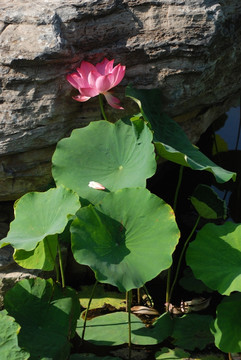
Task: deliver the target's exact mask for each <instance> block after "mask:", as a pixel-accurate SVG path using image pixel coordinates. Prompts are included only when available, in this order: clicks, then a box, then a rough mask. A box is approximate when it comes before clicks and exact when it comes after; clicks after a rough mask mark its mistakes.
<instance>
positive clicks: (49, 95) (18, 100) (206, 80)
mask: <svg viewBox="0 0 241 360" xmlns="http://www.w3.org/2000/svg"><path fill="white" fill-rule="evenodd" d="M0 7H1V12H0V32H1V35H0V36H1V40H0V51H1V57H0V81H1V84H2V86H1V87H2V91H1V95H0V96H1V97H0V188H1V192H0V200H12V199H16V198H17V197H19V196H21V195H22V194H24V193H25V192H27V191H30V190H39V189H40V190H41V189H43V188H44V187H45V186H47V184H48V183H49V182H50V181H51V171H50V160H51V156H52V153H53V151H54V147H55V144H56V142H57V141H58V140H59V139H61V138H63V137H65V136H68V135H69V134H70V132H71V130H72V129H73V128H75V127H80V126H84V125H86V124H87V123H88V122H89V121H92V120H98V119H99V118H100V112H99V107H98V100H97V99H96V98H94V99H91V100H89V101H88V102H86V103H78V102H76V101H74V100H73V99H72V97H71V96H72V95H74V94H76V91H75V90H73V89H72V88H71V86H70V85H69V83H68V82H67V81H66V80H65V75H66V74H67V73H68V72H69V71H71V70H73V69H74V68H75V67H76V66H78V65H79V63H80V61H81V60H83V59H85V60H88V61H90V62H93V63H95V62H98V61H100V60H102V59H103V57H104V56H106V57H107V58H109V59H112V58H114V59H115V60H116V63H119V62H120V63H121V64H123V65H126V66H127V72H126V76H125V78H124V80H123V81H122V83H121V86H118V88H117V89H116V91H117V92H119V94H118V95H120V96H122V94H123V91H124V86H125V85H127V84H128V83H129V82H132V83H133V85H134V86H137V87H145V88H154V87H159V88H160V89H162V90H163V94H164V95H165V97H166V100H167V101H166V105H165V110H166V111H167V112H168V114H170V115H171V116H173V117H178V116H179V117H178V118H177V120H180V121H182V125H183V127H184V129H185V130H187V134H188V135H189V137H190V139H191V140H192V141H193V142H195V141H196V140H197V139H198V138H199V136H200V134H201V133H202V132H203V131H204V130H205V129H206V128H207V126H208V125H209V124H210V123H211V122H212V121H213V120H214V119H216V118H217V117H218V116H219V115H220V114H222V113H223V112H225V111H226V110H227V109H228V108H229V107H230V106H231V105H232V103H233V101H235V99H236V98H237V93H238V92H239V90H240V78H241V62H240V56H241V46H240V44H241V27H240V19H241V2H240V0H71V1H70V0H36V1H34V2H33V1H32V0H12V1H7V0H0ZM122 99H123V102H124V106H125V107H126V108H127V109H130V107H131V106H132V105H128V102H126V100H124V96H122ZM127 111H128V110H127ZM116 114H117V115H116V116H119V114H120V111H118V112H116ZM122 115H123V113H122V112H121V116H122Z"/></svg>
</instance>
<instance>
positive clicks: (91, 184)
mask: <svg viewBox="0 0 241 360" xmlns="http://www.w3.org/2000/svg"><path fill="white" fill-rule="evenodd" d="M88 186H89V187H91V188H92V189H95V190H105V187H104V186H103V185H102V184H100V183H98V182H96V181H90V182H89V184H88Z"/></svg>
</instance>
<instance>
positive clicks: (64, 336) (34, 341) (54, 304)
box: [4, 278, 80, 360]
mask: <svg viewBox="0 0 241 360" xmlns="http://www.w3.org/2000/svg"><path fill="white" fill-rule="evenodd" d="M4 304H5V308H6V310H7V311H8V313H9V314H10V315H11V316H13V317H14V318H15V319H16V321H17V322H18V323H19V324H20V326H21V331H20V333H19V346H21V347H22V348H24V349H26V350H27V351H28V352H29V353H30V354H31V359H32V360H37V359H43V358H47V359H50V358H51V359H54V360H66V359H67V357H68V354H69V351H70V346H71V345H70V342H69V340H70V338H72V337H73V336H74V333H75V328H76V322H77V319H78V317H79V314H80V306H79V301H78V297H77V296H76V293H75V291H73V290H72V289H70V288H65V289H61V288H60V287H58V286H57V285H53V281H52V280H44V279H40V278H36V279H24V280H22V281H20V282H18V283H17V284H16V285H15V286H14V287H13V288H12V289H10V290H9V291H8V292H7V293H6V295H5V298H4Z"/></svg>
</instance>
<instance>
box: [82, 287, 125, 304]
mask: <svg viewBox="0 0 241 360" xmlns="http://www.w3.org/2000/svg"><path fill="white" fill-rule="evenodd" d="M92 289H93V285H87V286H81V290H80V291H79V293H78V295H79V298H80V304H81V306H82V307H83V308H87V306H88V302H89V299H90V296H91V293H92ZM125 299H126V294H125V293H119V292H117V291H108V290H105V289H104V287H103V285H102V284H97V286H96V288H95V291H94V295H93V298H92V300H91V304H90V309H96V308H102V307H103V306H105V305H106V304H108V305H111V306H113V307H115V308H116V309H120V308H123V306H125Z"/></svg>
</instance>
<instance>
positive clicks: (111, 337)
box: [76, 311, 172, 346]
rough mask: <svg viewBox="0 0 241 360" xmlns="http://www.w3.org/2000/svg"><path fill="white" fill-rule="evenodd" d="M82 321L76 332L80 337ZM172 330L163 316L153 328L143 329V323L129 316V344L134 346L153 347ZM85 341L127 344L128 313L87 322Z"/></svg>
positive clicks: (167, 317) (109, 344) (168, 317)
mask: <svg viewBox="0 0 241 360" xmlns="http://www.w3.org/2000/svg"><path fill="white" fill-rule="evenodd" d="M83 323H84V321H83V320H82V319H79V320H78V323H77V329H76V332H77V334H78V335H79V336H82V330H83ZM171 330H172V319H171V317H170V316H169V314H167V313H165V314H163V315H162V316H161V317H160V318H159V319H158V321H157V322H156V325H154V327H153V328H147V327H145V325H144V323H143V322H142V321H141V320H140V319H139V318H138V317H137V316H135V315H133V314H131V342H132V344H135V345H155V344H159V343H161V342H162V341H163V340H164V339H166V338H167V337H168V336H169V335H170V334H171ZM85 340H86V341H89V342H91V343H93V344H95V345H104V346H116V345H122V344H127V343H128V313H127V312H121V311H120V312H115V313H111V314H107V315H102V316H98V317H96V318H94V319H92V320H89V321H87V325H86V331H85Z"/></svg>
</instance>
